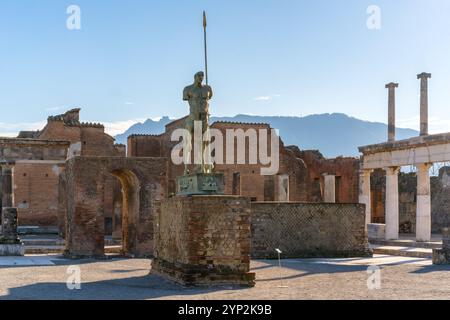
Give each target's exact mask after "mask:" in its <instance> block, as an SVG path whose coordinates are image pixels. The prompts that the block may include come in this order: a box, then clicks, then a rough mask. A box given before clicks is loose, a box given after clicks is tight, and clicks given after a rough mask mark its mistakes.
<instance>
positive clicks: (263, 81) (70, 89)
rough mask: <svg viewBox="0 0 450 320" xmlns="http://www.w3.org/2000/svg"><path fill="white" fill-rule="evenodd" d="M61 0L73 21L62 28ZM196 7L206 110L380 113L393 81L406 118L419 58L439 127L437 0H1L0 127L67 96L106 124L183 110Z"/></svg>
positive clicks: (447, 95)
mask: <svg viewBox="0 0 450 320" xmlns="http://www.w3.org/2000/svg"><path fill="white" fill-rule="evenodd" d="M71 4H76V5H78V6H79V7H80V8H81V11H82V15H81V23H82V29H81V30H77V31H70V30H68V29H67V28H66V19H67V17H68V15H67V14H66V9H67V7H68V6H69V5H71ZM369 5H377V6H378V7H379V8H380V9H381V29H380V30H370V29H368V28H367V26H366V21H367V19H368V17H369V15H368V14H367V12H366V10H367V8H368V6H369ZM204 9H205V10H207V12H208V20H209V35H208V36H209V59H210V65H209V69H210V84H211V85H212V86H213V89H214V91H215V97H214V100H213V101H212V103H211V108H212V109H211V112H212V114H213V115H217V116H232V115H235V114H238V113H248V114H258V115H288V116H305V115H308V114H314V113H327V112H328V113H332V112H342V113H347V114H349V115H351V116H354V117H357V118H361V119H365V120H370V121H381V122H386V119H387V101H386V100H387V92H386V89H385V88H384V85H385V84H386V83H387V82H390V81H396V82H399V83H400V87H399V89H398V95H397V118H398V124H399V126H402V127H411V128H418V123H419V121H418V111H419V98H418V94H419V81H418V80H417V79H416V75H417V74H418V73H421V72H423V71H426V72H431V73H432V74H433V78H432V79H431V80H430V121H431V131H433V132H439V131H450V112H448V110H449V108H448V102H449V101H450V90H449V89H450V58H449V57H450V19H448V16H449V14H450V1H448V0H428V1H425V0H396V1H392V0H370V1H365V0H345V1H335V0H315V1H306V0H245V1H242V0H240V1H238V0H221V1H219V0H183V1H181V0H178V1H174V0H164V1H163V0H128V1H125V0H94V1H93V0H72V1H65V0H40V1H35V0H2V1H1V10H0V39H2V41H1V44H2V45H1V46H2V49H1V50H0V135H11V134H13V133H15V132H16V131H17V130H19V129H37V128H39V127H40V126H41V125H42V122H43V121H44V120H45V119H46V118H47V116H48V115H51V114H58V113H62V112H64V111H65V110H66V109H69V108H72V107H77V106H80V107H82V109H83V110H82V118H83V120H85V121H98V122H104V123H106V124H107V127H108V131H109V132H110V133H112V134H115V133H118V132H119V131H121V130H123V129H125V128H126V127H128V126H129V125H131V124H132V123H133V122H136V121H139V120H142V119H145V118H156V117H159V116H162V115H168V116H170V117H181V116H184V115H185V114H186V113H187V111H188V106H187V105H186V104H185V103H184V102H183V101H181V92H182V89H183V87H184V86H185V85H188V84H190V83H191V82H192V80H193V74H194V73H195V72H196V71H198V70H201V69H203V43H202V41H203V38H202V24H201V14H202V10H204Z"/></svg>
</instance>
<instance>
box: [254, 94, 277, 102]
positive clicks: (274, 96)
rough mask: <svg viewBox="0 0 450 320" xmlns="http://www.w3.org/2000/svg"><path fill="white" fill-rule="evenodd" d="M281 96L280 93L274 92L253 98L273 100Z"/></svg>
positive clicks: (256, 99)
mask: <svg viewBox="0 0 450 320" xmlns="http://www.w3.org/2000/svg"><path fill="white" fill-rule="evenodd" d="M279 97H281V95H280V94H274V95H270V96H259V97H256V98H254V99H253V100H255V101H270V100H273V99H274V98H279Z"/></svg>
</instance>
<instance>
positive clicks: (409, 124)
mask: <svg viewBox="0 0 450 320" xmlns="http://www.w3.org/2000/svg"><path fill="white" fill-rule="evenodd" d="M396 125H397V127H399V128H411V129H414V130H417V131H418V130H420V116H414V117H411V118H405V119H400V120H397V123H396ZM428 126H429V131H430V133H445V132H450V120H449V119H445V118H444V117H442V118H441V117H435V116H433V117H429V118H428Z"/></svg>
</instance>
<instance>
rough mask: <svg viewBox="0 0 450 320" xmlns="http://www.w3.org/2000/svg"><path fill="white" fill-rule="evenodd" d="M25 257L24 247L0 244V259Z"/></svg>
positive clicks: (20, 244) (21, 244) (19, 244)
mask: <svg viewBox="0 0 450 320" xmlns="http://www.w3.org/2000/svg"><path fill="white" fill-rule="evenodd" d="M24 255H25V246H24V245H23V243H18V244H0V257H19V256H24Z"/></svg>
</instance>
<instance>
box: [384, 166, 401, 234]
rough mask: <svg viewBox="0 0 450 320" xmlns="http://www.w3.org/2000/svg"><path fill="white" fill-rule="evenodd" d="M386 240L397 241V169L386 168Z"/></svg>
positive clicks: (398, 170)
mask: <svg viewBox="0 0 450 320" xmlns="http://www.w3.org/2000/svg"><path fill="white" fill-rule="evenodd" d="M385 170H386V240H395V239H398V233H399V218H398V213H399V202H398V173H399V172H400V168H399V167H389V168H386V169H385Z"/></svg>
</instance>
